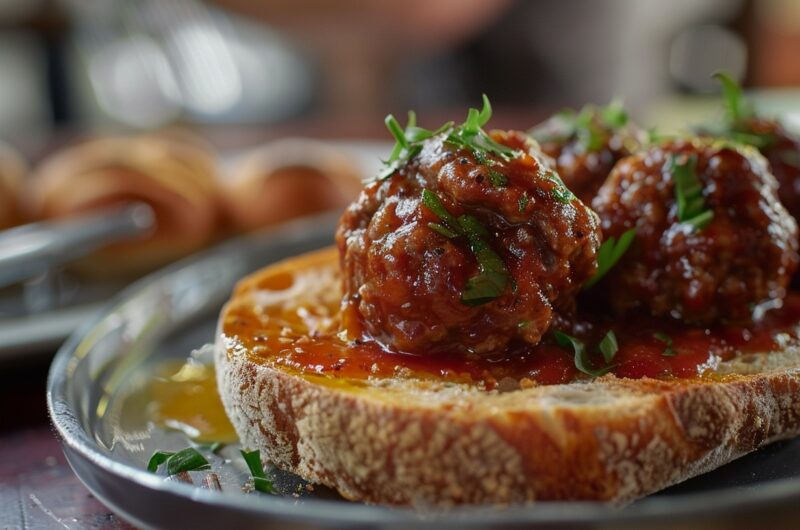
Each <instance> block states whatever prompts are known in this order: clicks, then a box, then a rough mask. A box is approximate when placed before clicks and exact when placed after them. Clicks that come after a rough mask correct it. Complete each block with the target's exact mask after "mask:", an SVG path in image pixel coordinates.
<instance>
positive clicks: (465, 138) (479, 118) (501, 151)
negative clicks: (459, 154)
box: [446, 94, 518, 160]
mask: <svg viewBox="0 0 800 530" xmlns="http://www.w3.org/2000/svg"><path fill="white" fill-rule="evenodd" d="M491 117H492V105H491V103H489V98H487V97H486V94H484V95H483V108H482V109H481V110H480V111H478V109H469V111H468V112H467V119H466V120H465V121H464V123H462V124H461V125H459V126H458V127H453V128H452V130H451V131H450V133H449V134H448V135H447V139H446V141H447V143H449V144H452V145H454V146H456V147H460V148H464V149H469V150H471V151H472V152H473V153H481V154H485V153H491V154H493V155H496V156H499V157H500V158H503V159H505V160H511V159H512V158H514V157H515V156H517V154H518V151H517V150H516V149H512V148H510V147H508V146H505V145H503V144H500V143H498V142H496V141H494V140H493V139H492V138H491V137H490V136H489V135H488V134H486V132H485V131H484V130H483V129H482V127H483V126H484V125H486V123H487V122H488V121H489V119H490V118H491Z"/></svg>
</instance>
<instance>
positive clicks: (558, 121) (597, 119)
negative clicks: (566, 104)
mask: <svg viewBox="0 0 800 530" xmlns="http://www.w3.org/2000/svg"><path fill="white" fill-rule="evenodd" d="M627 123H628V113H627V112H626V111H625V108H624V106H623V105H622V102H620V101H619V100H614V101H612V102H611V103H609V104H608V105H607V106H605V107H597V106H596V105H586V106H584V107H583V108H582V109H581V110H580V112H577V113H576V112H575V111H574V110H572V109H566V110H563V111H561V112H559V113H558V114H555V115H554V116H553V117H552V118H550V119H549V120H547V121H546V122H544V123H543V124H541V125H539V126H537V127H534V128H533V129H532V130H531V131H530V134H531V136H533V138H534V139H536V141H538V142H540V143H543V142H559V143H567V142H570V141H572V140H577V143H578V146H579V147H580V148H581V149H582V150H583V151H584V152H589V153H591V152H595V151H599V150H600V149H602V148H603V146H605V144H606V141H607V139H608V137H609V136H610V133H612V132H613V131H615V130H617V129H619V128H621V127H624V126H625V125H626V124H627Z"/></svg>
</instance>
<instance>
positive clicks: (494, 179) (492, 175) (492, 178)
mask: <svg viewBox="0 0 800 530" xmlns="http://www.w3.org/2000/svg"><path fill="white" fill-rule="evenodd" d="M489 182H491V183H492V186H494V187H505V186H508V177H507V176H505V175H503V174H502V173H500V172H499V171H496V170H494V169H490V170H489Z"/></svg>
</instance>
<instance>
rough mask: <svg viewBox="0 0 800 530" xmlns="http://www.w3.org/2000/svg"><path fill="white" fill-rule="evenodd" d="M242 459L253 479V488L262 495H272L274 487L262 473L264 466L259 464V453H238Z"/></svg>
mask: <svg viewBox="0 0 800 530" xmlns="http://www.w3.org/2000/svg"><path fill="white" fill-rule="evenodd" d="M239 452H240V453H241V454H242V458H244V461H245V463H246V464H247V468H248V469H249V470H250V475H251V476H252V477H253V487H254V488H255V489H256V490H257V491H260V492H262V493H273V492H274V491H275V487H274V485H273V484H272V481H271V480H270V479H268V478H267V475H266V473H264V466H263V464H262V463H261V451H259V450H255V451H245V450H242V451H239Z"/></svg>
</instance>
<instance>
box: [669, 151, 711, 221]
mask: <svg viewBox="0 0 800 530" xmlns="http://www.w3.org/2000/svg"><path fill="white" fill-rule="evenodd" d="M696 166H697V156H696V155H694V154H693V155H691V156H689V157H688V158H684V161H683V162H680V161H679V160H678V157H676V156H674V155H673V156H672V157H670V161H669V168H670V171H671V172H672V180H673V182H674V183H675V200H676V202H677V205H678V221H679V222H681V223H688V224H690V225H693V226H694V227H695V229H697V230H702V229H703V228H705V227H706V226H708V223H710V222H711V219H713V217H714V211H713V210H711V209H709V208H707V206H706V202H705V198H704V197H703V185H702V183H701V182H700V179H699V178H698V177H697V173H696V171H695V168H696Z"/></svg>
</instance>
